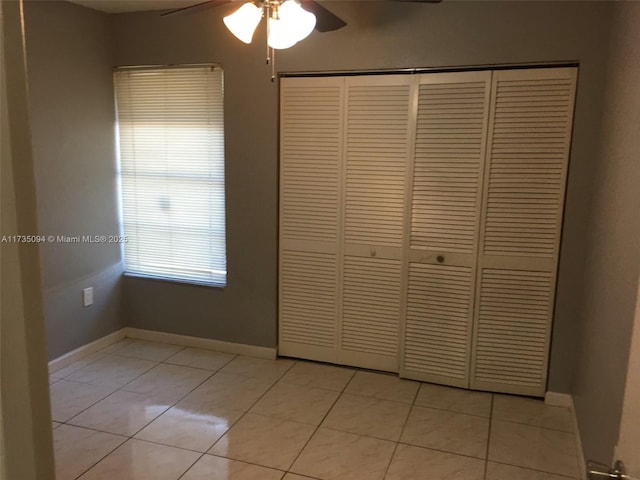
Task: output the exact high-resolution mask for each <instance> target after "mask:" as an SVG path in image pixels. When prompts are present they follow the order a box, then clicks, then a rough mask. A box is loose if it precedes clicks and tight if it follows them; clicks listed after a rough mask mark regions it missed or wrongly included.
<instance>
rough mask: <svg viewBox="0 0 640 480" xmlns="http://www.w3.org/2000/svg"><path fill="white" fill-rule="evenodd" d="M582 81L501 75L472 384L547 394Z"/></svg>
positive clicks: (496, 87) (560, 72)
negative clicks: (576, 104)
mask: <svg viewBox="0 0 640 480" xmlns="http://www.w3.org/2000/svg"><path fill="white" fill-rule="evenodd" d="M575 79H576V70H575V69H568V68H567V69H535V70H520V71H500V72H494V80H493V97H492V110H491V116H490V136H489V145H488V147H487V150H488V155H487V167H486V168H487V171H486V175H485V192H484V201H485V211H484V218H483V222H482V226H481V235H480V254H479V257H478V269H479V270H478V280H477V285H478V291H477V293H476V317H477V318H476V322H477V323H476V335H475V338H474V348H473V360H472V375H471V387H472V388H478V389H484V390H493V391H499V392H506V393H519V394H525V395H538V396H542V395H544V393H545V390H546V378H547V365H548V355H549V340H550V337H551V321H552V317H553V304H554V295H555V284H556V275H557V271H556V269H557V260H558V250H559V242H560V229H561V223H562V212H563V206H564V192H565V181H566V173H567V164H568V158H569V146H570V139H571V128H572V119H573V102H574V96H575Z"/></svg>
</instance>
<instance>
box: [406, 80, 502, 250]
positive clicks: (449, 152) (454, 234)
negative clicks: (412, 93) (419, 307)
mask: <svg viewBox="0 0 640 480" xmlns="http://www.w3.org/2000/svg"><path fill="white" fill-rule="evenodd" d="M422 78H423V79H424V82H428V83H423V84H421V85H420V87H419V91H418V117H417V125H416V139H415V159H414V173H413V195H412V211H411V247H412V248H425V249H432V250H438V251H441V250H442V251H449V252H458V253H467V254H473V253H474V252H475V249H476V244H477V238H478V213H479V204H480V195H479V193H480V185H481V173H482V170H481V166H482V161H483V153H484V142H485V135H486V118H487V114H488V90H489V78H490V77H489V75H488V74H487V73H486V72H473V73H462V74H460V73H454V74H438V75H424V76H423V77H422Z"/></svg>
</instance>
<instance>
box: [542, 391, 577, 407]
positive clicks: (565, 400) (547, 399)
mask: <svg viewBox="0 0 640 480" xmlns="http://www.w3.org/2000/svg"><path fill="white" fill-rule="evenodd" d="M544 403H546V404H547V405H551V406H552V407H565V408H573V398H572V397H571V395H569V394H568V393H557V392H547V393H545V395H544Z"/></svg>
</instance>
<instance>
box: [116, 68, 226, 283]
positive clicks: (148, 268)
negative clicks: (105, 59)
mask: <svg viewBox="0 0 640 480" xmlns="http://www.w3.org/2000/svg"><path fill="white" fill-rule="evenodd" d="M115 91H116V104H117V119H118V133H119V143H120V182H121V193H122V224H123V233H124V236H125V237H126V240H127V241H126V242H125V243H124V263H125V273H127V274H131V275H136V276H143V277H151V278H160V279H168V280H176V281H182V282H188V283H199V284H205V285H218V286H222V285H225V284H226V277H227V266H226V263H227V260H226V245H225V195H224V124H223V78H222V69H221V68H220V67H217V66H196V67H177V68H173V67H171V68H170V67H167V68H137V69H118V70H117V71H116V73H115Z"/></svg>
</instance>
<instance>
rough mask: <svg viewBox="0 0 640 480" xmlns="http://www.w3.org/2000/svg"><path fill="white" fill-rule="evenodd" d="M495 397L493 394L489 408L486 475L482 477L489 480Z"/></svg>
mask: <svg viewBox="0 0 640 480" xmlns="http://www.w3.org/2000/svg"><path fill="white" fill-rule="evenodd" d="M495 398H496V397H495V395H493V394H491V402H490V409H489V429H488V431H487V449H486V451H485V456H484V457H485V458H484V475H483V477H482V478H484V480H487V475H488V473H489V448H490V447H491V425H492V424H493V402H494V401H495Z"/></svg>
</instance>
